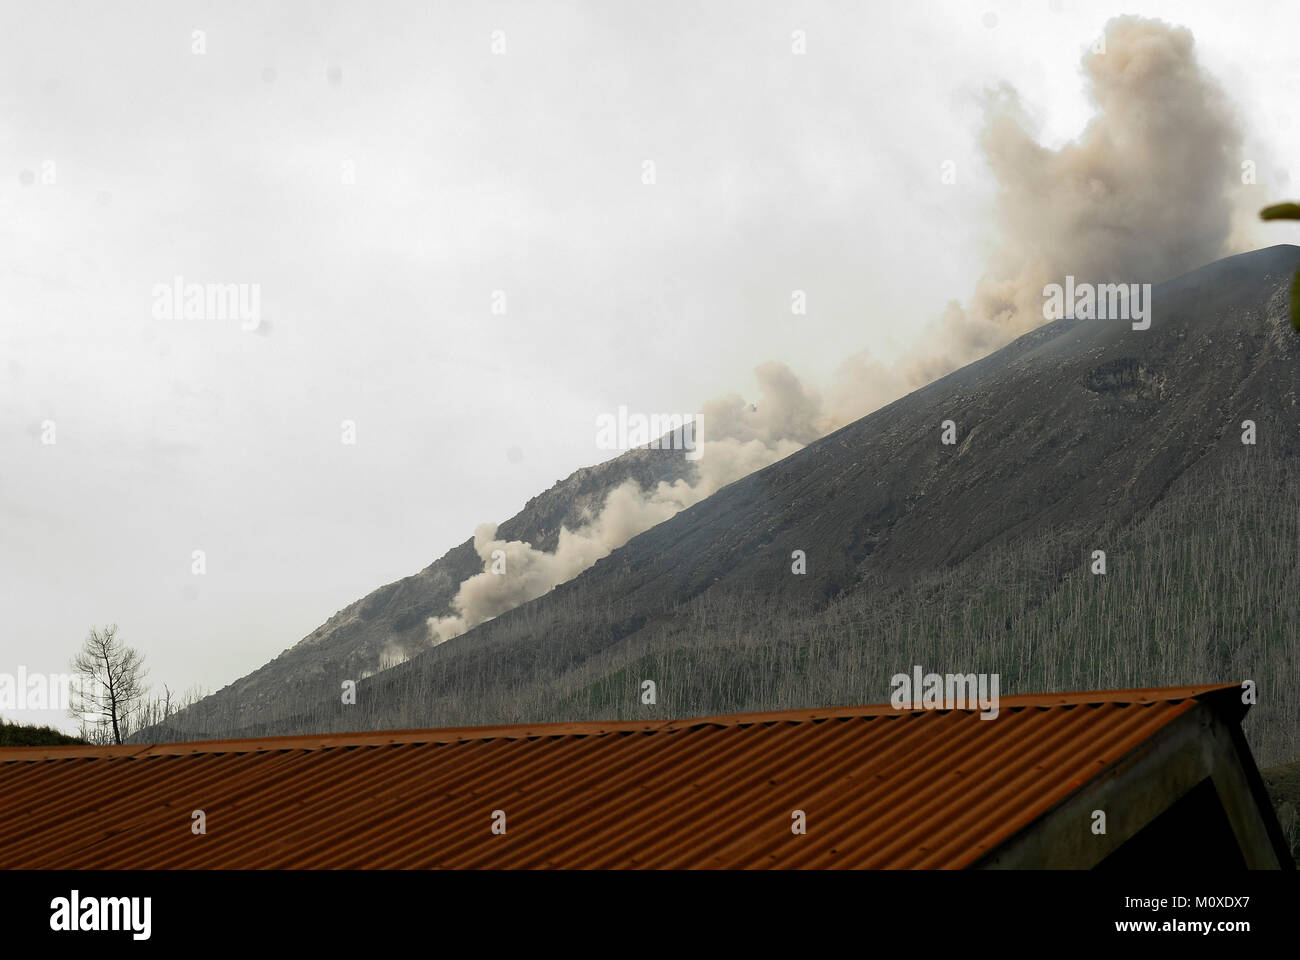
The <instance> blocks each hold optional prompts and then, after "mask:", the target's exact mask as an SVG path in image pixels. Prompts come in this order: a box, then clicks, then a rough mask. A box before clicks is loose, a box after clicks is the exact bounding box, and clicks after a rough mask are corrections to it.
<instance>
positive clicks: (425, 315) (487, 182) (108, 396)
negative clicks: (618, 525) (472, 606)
mask: <svg viewBox="0 0 1300 960" xmlns="http://www.w3.org/2000/svg"><path fill="white" fill-rule="evenodd" d="M1119 13H1139V14H1142V15H1144V16H1158V17H1162V18H1164V19H1166V20H1169V21H1170V22H1172V23H1177V24H1181V25H1184V26H1187V27H1189V28H1190V29H1191V30H1192V31H1193V33H1194V34H1195V37H1196V41H1197V45H1198V49H1199V51H1200V58H1201V61H1202V62H1203V63H1204V64H1205V65H1206V67H1207V68H1208V69H1209V70H1210V72H1211V73H1213V74H1214V75H1215V76H1216V77H1217V78H1218V79H1219V80H1220V81H1221V82H1222V83H1223V85H1224V87H1225V88H1226V90H1227V91H1228V93H1229V95H1230V96H1231V98H1232V99H1233V100H1234V101H1235V102H1236V104H1237V105H1238V107H1239V109H1240V111H1241V115H1242V124H1243V127H1244V129H1245V133H1246V150H1245V152H1246V155H1247V156H1249V157H1252V158H1255V159H1257V160H1258V163H1259V170H1260V173H1259V178H1260V184H1261V186H1260V191H1261V193H1260V200H1261V203H1264V202H1270V201H1273V200H1278V199H1286V198H1289V197H1290V196H1291V195H1292V194H1294V193H1295V192H1296V184H1297V182H1300V176H1297V174H1298V173H1300V171H1298V170H1297V167H1296V164H1297V162H1298V161H1297V158H1298V157H1300V133H1298V132H1297V131H1298V130H1300V124H1297V119H1300V118H1297V116H1296V110H1297V107H1296V105H1295V99H1294V98H1295V91H1296V90H1298V89H1300V58H1297V57H1296V56H1295V54H1294V50H1293V49H1290V50H1288V47H1289V46H1291V45H1293V44H1294V42H1295V36H1296V35H1297V32H1298V31H1297V27H1298V26H1300V13H1298V12H1297V8H1296V6H1295V4H1294V0H1285V2H1278V3H1234V4H1230V5H1228V4H1223V3H1192V2H1186V0H1174V2H1155V3H1146V2H1143V3H1137V4H1128V5H1126V6H1124V7H1123V8H1117V7H1115V6H1112V5H1109V4H1099V3H1085V2H1074V0H1059V2H1056V0H1033V2H1030V0H1023V2H998V0H988V2H983V3H973V4H972V3H935V2H925V0H919V2H916V3H889V4H883V3H881V4H876V3H871V4H866V3H862V4H859V3H758V2H752V0H746V2H736V3H718V2H708V3H678V2H657V3H630V2H617V3H596V2H589V3H564V4H560V3H478V2H475V3H457V4H429V3H393V2H383V3H361V2H349V3H332V4H318V3H312V4H308V3H285V2H273V3H265V4H229V3H176V2H167V3H132V4H105V3H83V4H71V3H60V2H45V0H42V2H22V3H19V2H14V0H0V611H2V612H3V620H2V621H0V622H2V624H3V626H2V627H0V629H2V630H3V633H2V634H0V655H2V656H0V671H12V670H13V669H15V666H16V665H17V664H23V665H25V666H26V668H27V669H28V670H36V671H45V672H59V671H62V670H64V669H65V668H66V665H67V661H68V658H69V657H70V656H71V655H72V653H73V652H74V650H75V649H76V647H77V646H78V645H79V644H80V642H81V640H82V639H83V638H84V636H85V634H86V632H87V629H88V628H89V627H90V626H91V625H92V624H103V623H107V622H111V621H116V622H117V623H118V624H120V626H121V629H122V634H123V636H124V637H125V639H126V640H127V641H128V642H129V643H131V644H133V645H135V646H138V647H140V648H141V649H142V650H143V651H144V652H145V653H146V655H147V657H148V660H149V663H150V665H151V667H152V679H153V680H154V681H155V682H157V683H162V682H166V683H168V684H169V685H171V687H172V688H173V689H174V690H175V689H178V688H184V687H186V686H189V685H190V684H202V685H203V686H205V687H207V688H210V689H216V688H218V687H220V686H222V685H224V684H226V683H228V682H230V681H232V680H234V679H236V678H237V677H239V676H242V675H244V674H245V673H247V672H249V671H250V670H252V669H255V668H256V667H258V666H260V665H261V664H262V663H264V662H266V661H267V660H268V659H270V658H272V657H273V656H275V655H276V654H278V653H279V652H280V651H281V650H282V649H284V648H285V647H288V646H290V645H292V644H293V643H295V642H297V641H298V640H299V639H301V638H302V637H303V636H304V635H305V634H307V633H308V632H310V631H311V630H312V629H314V628H315V627H316V626H317V625H318V624H320V623H321V622H323V621H324V620H325V619H326V618H327V617H329V616H330V615H331V614H333V613H334V612H335V611H337V610H338V609H340V608H341V607H343V606H345V605H346V604H348V603H349V602H351V601H352V600H355V599H357V598H358V597H360V596H362V595H364V594H365V593H367V592H369V591H370V590H372V589H373V588H375V587H377V586H379V585H381V584H383V583H386V582H389V581H392V580H395V579H397V578H399V577H402V576H405V575H407V574H410V573H413V572H415V571H416V570H418V569H420V568H422V567H424V566H425V565H426V564H428V563H429V562H430V561H432V560H433V559H435V558H436V557H438V556H440V555H441V554H442V553H443V552H444V551H445V550H447V549H448V548H450V547H451V546H453V545H454V544H456V543H459V542H460V541H462V540H464V539H465V538H467V537H468V536H469V535H470V534H471V533H472V532H473V529H474V526H475V524H477V523H479V522H481V521H484V520H501V519H504V518H506V517H508V516H510V515H512V514H513V513H515V512H516V511H517V510H518V509H519V508H520V507H521V506H522V505H523V503H524V502H525V501H526V500H527V499H528V498H529V497H530V496H532V495H534V494H536V493H538V492H540V491H541V490H543V489H545V488H547V487H549V486H551V485H552V484H553V483H554V482H555V481H556V480H558V479H560V478H562V477H564V476H566V475H567V474H568V473H570V472H572V471H573V470H574V469H577V468H578V467H581V466H584V465H587V464H589V463H592V462H595V461H598V460H601V459H604V458H606V457H608V456H610V454H609V453H608V452H603V451H600V450H597V449H596V448H595V444H594V439H595V430H594V422H595V417H596V415H597V414H598V413H601V412H606V411H612V410H615V409H616V408H617V406H618V405H619V404H626V405H627V406H628V407H629V408H631V409H633V410H643V411H681V412H690V411H694V410H698V409H699V408H700V407H701V406H702V404H703V403H704V402H705V401H707V400H708V399H710V398H712V397H714V396H717V395H719V394H722V393H727V392H736V393H740V394H744V395H750V394H752V393H753V391H754V380H753V370H754V368H755V367H756V366H757V365H758V364H760V363H762V362H764V361H767V360H773V359H779V360H783V361H785V362H787V363H788V364H789V365H790V366H791V367H792V368H793V369H794V370H795V371H796V372H797V373H799V374H800V376H802V377H804V378H805V379H806V380H808V381H810V382H811V383H813V384H817V385H822V384H825V383H826V382H828V381H829V379H830V377H831V375H832V373H833V371H834V370H835V368H836V367H837V366H838V364H839V363H840V361H841V360H842V359H843V358H844V357H845V356H846V355H848V354H851V353H855V352H857V351H859V350H862V349H864V348H867V349H870V350H871V351H872V353H873V354H875V355H876V356H877V357H879V358H881V359H883V360H885V361H889V360H891V359H892V358H894V357H896V356H898V355H899V353H900V351H902V350H904V349H906V348H908V347H909V346H912V345H914V340H915V338H916V337H917V336H918V335H919V333H920V331H921V329H922V327H923V325H924V324H925V323H926V322H927V321H929V320H930V319H932V318H933V317H935V316H937V315H938V314H939V313H940V312H941V311H942V310H943V307H944V305H945V303H946V302H948V301H949V300H953V299H959V300H960V299H964V298H966V297H967V296H968V295H969V294H970V292H971V290H972V288H973V286H974V283H975V281H976V279H977V278H978V277H979V276H980V274H981V273H982V272H983V269H984V266H985V263H986V259H987V255H988V252H989V250H990V248H991V246H992V243H993V240H992V238H991V237H990V235H989V230H988V229H987V224H988V223H989V222H990V211H991V204H992V197H993V192H994V191H993V187H994V185H993V183H992V181H991V178H990V177H989V176H988V174H987V171H986V170H985V169H984V167H983V165H982V163H981V161H980V158H979V151H978V146H977V135H978V128H979V116H980V115H979V109H978V96H979V94H980V92H981V90H983V89H984V88H985V87H987V86H989V85H991V84H995V83H998V82H1003V81H1005V82H1008V83H1010V84H1011V85H1012V86H1014V87H1015V88H1016V89H1017V90H1018V91H1019V92H1020V94H1021V96H1022V97H1023V98H1024V100H1025V102H1026V104H1027V106H1028V107H1029V108H1030V111H1031V113H1033V115H1034V117H1035V118H1036V119H1037V120H1038V121H1039V122H1040V123H1041V131H1040V138H1041V142H1042V143H1043V144H1044V145H1046V146H1050V147H1058V146H1060V145H1061V144H1063V143H1065V142H1067V141H1069V140H1071V139H1072V138H1074V137H1076V136H1077V135H1078V134H1079V133H1080V131H1081V129H1082V127H1083V125H1084V124H1085V123H1086V121H1087V119H1088V117H1089V115H1090V105H1089V103H1088V101H1087V99H1086V96H1085V91H1084V88H1083V85H1082V82H1081V78H1080V67H1079V58H1080V54H1081V53H1082V52H1083V50H1084V49H1085V48H1086V46H1087V45H1088V44H1089V43H1090V42H1091V41H1092V40H1093V38H1095V37H1096V36H1097V35H1099V34H1100V32H1101V29H1102V27H1103V25H1104V23H1105V22H1106V20H1108V19H1109V18H1110V17H1112V16H1114V15H1116V14H1119ZM195 30H202V31H204V33H205V43H206V52H205V53H204V54H202V55H196V54H195V53H194V52H193V51H192V45H193V42H194V41H193V39H192V34H193V31H195ZM498 30H499V31H502V32H503V33H504V37H505V43H506V52H505V54H504V55H495V54H494V53H493V51H492V39H493V31H498ZM795 30H803V31H805V33H806V37H807V41H806V42H807V53H806V54H805V55H803V56H794V55H792V53H791V34H792V32H793V31H795ZM949 159H951V160H953V161H955V162H956V164H957V169H958V183H957V184H956V185H955V186H945V185H943V184H942V183H941V182H940V176H939V170H940V164H941V163H942V162H943V161H944V160H949ZM645 161H653V163H654V164H655V166H656V173H657V182H656V183H655V184H654V185H653V186H647V185H645V184H643V183H642V171H643V164H644V163H645ZM345 165H347V166H348V167H349V168H350V169H352V170H354V171H355V183H345V182H344V179H345V178H344V176H343V175H342V174H343V171H344V169H345ZM51 179H52V181H53V182H46V181H47V180H51ZM1194 200H1195V198H1189V202H1194ZM1295 240H1296V235H1295V232H1294V231H1292V232H1291V233H1287V231H1286V229H1285V228H1281V227H1274V228H1269V232H1268V233H1261V234H1260V235H1259V240H1258V245H1263V244H1267V243H1275V242H1286V241H1291V242H1295ZM177 275H180V276H182V277H183V278H185V280H186V281H190V282H213V283H239V282H242V283H256V284H259V285H260V289H261V296H262V313H263V316H264V317H265V318H266V322H268V323H269V332H266V330H265V328H264V331H263V333H262V334H258V333H248V332H246V331H244V330H241V329H240V326H239V324H238V322H237V321H233V320H231V321H221V320H211V319H209V320H189V321H187V320H158V319H155V318H154V317H153V315H152V313H151V308H152V296H151V291H152V288H153V287H154V285H156V284H165V283H170V282H171V280H172V278H173V277H175V276H177ZM794 289H803V290H806V291H807V295H808V315H807V316H806V317H801V318H794V317H792V316H791V314H790V309H789V305H790V292H791V291H792V290H794ZM494 290H504V291H505V293H506V295H507V298H508V299H507V307H508V312H507V313H506V314H505V315H504V316H501V315H494V314H493V313H492V312H491V309H490V308H491V296H492V291H494ZM345 419H351V420H355V421H356V424H357V443H356V445H355V446H346V445H343V444H341V443H340V422H341V421H342V420H345ZM47 420H52V421H54V422H55V424H56V429H57V443H55V444H54V445H52V446H50V445H45V444H42V443H41V436H42V427H41V425H42V423H43V422H44V421H47ZM196 549H202V550H204V551H206V555H207V574H206V575H205V576H202V577H196V576H193V575H192V573H191V553H192V551H194V550H196ZM42 719H48V718H42Z"/></svg>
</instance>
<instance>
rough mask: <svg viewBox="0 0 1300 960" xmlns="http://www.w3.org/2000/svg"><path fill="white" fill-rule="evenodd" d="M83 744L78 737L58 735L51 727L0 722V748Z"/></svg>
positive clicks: (64, 734)
mask: <svg viewBox="0 0 1300 960" xmlns="http://www.w3.org/2000/svg"><path fill="white" fill-rule="evenodd" d="M85 742H86V741H85V740H82V739H80V738H78V737H70V736H68V735H67V734H66V733H60V732H59V731H58V730H55V729H54V728H53V727H38V726H36V725H35V724H28V723H10V722H9V721H7V720H0V747H63V746H68V745H70V744H77V743H85Z"/></svg>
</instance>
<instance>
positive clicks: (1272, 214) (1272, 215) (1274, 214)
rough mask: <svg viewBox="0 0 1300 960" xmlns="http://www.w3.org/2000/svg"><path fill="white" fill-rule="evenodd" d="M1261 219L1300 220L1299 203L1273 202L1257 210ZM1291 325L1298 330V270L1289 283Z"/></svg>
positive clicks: (1299, 329) (1299, 313)
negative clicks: (1271, 204) (1269, 205)
mask: <svg viewBox="0 0 1300 960" xmlns="http://www.w3.org/2000/svg"><path fill="white" fill-rule="evenodd" d="M1259 217H1260V219H1261V220H1300V203H1275V204H1273V206H1271V207H1265V208H1264V209H1263V210H1261V211H1259ZM1291 327H1292V328H1293V329H1294V330H1296V331H1297V332H1300V270H1297V271H1296V274H1295V280H1294V281H1292V283H1291Z"/></svg>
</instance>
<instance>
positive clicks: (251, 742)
mask: <svg viewBox="0 0 1300 960" xmlns="http://www.w3.org/2000/svg"><path fill="white" fill-rule="evenodd" d="M1237 689H1240V684H1236V683H1226V684H1225V683H1220V684H1201V685H1196V686H1183V687H1152V688H1144V689H1134V690H1090V691H1082V692H1077V693H1074V692H1071V693H1046V694H1020V695H1013V696H1008V697H1000V698H999V707H1000V709H1007V710H1020V709H1026V708H1029V707H1042V708H1050V707H1069V706H1079V705H1084V704H1103V703H1115V704H1133V703H1155V702H1162V701H1177V700H1186V699H1189V698H1191V699H1195V698H1200V697H1203V696H1206V695H1208V694H1216V693H1221V692H1223V691H1227V690H1237ZM978 709H979V708H978V706H971V707H966V708H957V707H948V708H940V709H899V708H896V707H894V706H892V705H890V704H872V705H865V706H856V707H854V706H843V707H817V708H811V709H809V708H803V709H795V710H774V711H760V712H755V713H736V714H717V715H713V716H704V717H686V718H681V719H669V720H623V721H604V720H584V721H570V722H558V723H532V724H528V723H524V724H508V725H500V726H486V727H440V728H428V729H420V728H415V729H408V730H369V731H357V732H350V733H349V732H344V733H326V734H297V735H292V736H280V737H246V738H235V739H229V740H192V741H178V742H171V743H153V744H121V745H111V746H90V745H71V746H63V747H4V748H0V763H7V762H16V761H27V762H31V761H34V760H58V759H86V758H94V759H114V758H117V759H141V758H147V757H157V756H178V755H179V756H183V755H189V754H200V753H202V754H226V753H267V752H273V751H286V750H330V749H335V748H338V747H344V748H353V747H384V746H403V745H406V744H433V743H437V744H452V743H471V742H479V741H488V740H529V739H540V738H543V737H552V738H554V737H590V736H596V737H599V736H607V735H609V734H625V733H656V732H674V731H677V730H692V729H698V728H700V727H706V726H749V725H752V724H756V723H762V724H773V723H810V722H812V723H816V722H819V721H823V720H837V719H854V718H870V717H880V716H901V715H912V714H918V713H940V712H951V711H961V712H968V713H969V712H976V711H978Z"/></svg>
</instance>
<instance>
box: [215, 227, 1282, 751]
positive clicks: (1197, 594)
mask: <svg viewBox="0 0 1300 960" xmlns="http://www.w3.org/2000/svg"><path fill="white" fill-rule="evenodd" d="M1298 263H1300V248H1297V247H1293V246H1278V247H1270V248H1267V249H1264V250H1259V251H1255V252H1253V253H1250V254H1244V255H1241V256H1237V257H1231V258H1228V259H1225V260H1221V261H1218V262H1216V263H1213V264H1210V265H1209V266H1206V267H1203V268H1201V269H1199V270H1196V271H1194V272H1192V273H1190V274H1187V275H1185V276H1183V277H1180V278H1177V279H1175V280H1171V281H1169V282H1166V283H1163V284H1160V285H1158V286H1156V287H1155V288H1154V290H1153V298H1152V322H1151V326H1150V328H1149V329H1147V330H1133V329H1132V328H1131V325H1130V323H1129V322H1127V321H1117V320H1068V319H1067V320H1058V321H1054V322H1051V323H1048V324H1045V325H1044V326H1042V327H1040V328H1038V329H1036V330H1034V331H1033V332H1031V333H1029V334H1027V335H1025V336H1023V337H1021V338H1019V339H1018V340H1016V341H1014V342H1013V343H1011V344H1010V345H1008V346H1007V347H1005V348H1003V349H1001V350H999V351H997V352H995V353H993V354H991V355H990V356H988V357H986V358H984V359H983V360H980V361H978V362H976V363H973V364H971V365H969V366H967V367H964V368H962V369H961V370H958V371H957V372H955V373H953V374H951V375H949V376H947V377H944V378H943V379H941V380H938V381H936V382H934V383H932V384H930V385H929V386H927V387H925V388H923V389H921V390H918V391H916V392H914V393H912V394H910V395H908V396H906V397H904V398H902V399H900V400H898V401H897V402H895V403H893V404H891V405H889V406H887V407H885V408H882V409H881V410H878V411H876V412H875V413H873V414H871V415H870V416H867V417H865V418H863V419H861V420H859V421H857V422H855V423H853V424H850V425H849V426H847V427H845V428H843V429H841V430H839V431H837V432H836V433H833V434H831V435H829V436H827V437H824V438H822V439H821V440H819V441H817V442H815V443H813V444H810V445H809V446H808V447H806V448H804V449H803V450H801V451H800V452H798V453H796V454H794V455H792V456H790V457H787V458H786V459H784V460H782V461H780V462H778V463H776V464H773V465H772V466H770V467H767V468H766V469H764V470H761V471H759V472H757V473H754V474H751V475H750V476H748V477H746V478H744V479H742V480H740V481H738V482H736V483H733V484H731V485H729V486H727V487H724V488H723V489H722V490H720V491H719V492H718V493H716V494H714V495H713V496H712V497H710V498H708V499H707V500H705V501H703V502H701V503H699V504H697V505H696V506H694V507H692V508H690V509H688V510H685V511H683V512H681V513H679V514H677V515H676V516H675V517H673V518H672V519H670V520H668V521H666V522H664V523H662V524H660V525H658V526H656V527H654V528H652V529H651V530H649V531H647V532H646V533H643V534H641V535H640V536H638V537H636V538H634V539H633V540H632V541H630V542H629V543H628V544H627V545H626V546H624V547H623V548H621V549H619V550H617V551H615V552H614V553H613V554H611V555H610V556H608V557H607V558H605V559H604V560H601V561H599V562H598V563H597V564H596V565H595V566H594V567H592V568H591V569H589V570H588V571H586V572H585V573H584V574H582V575H581V576H579V577H577V578H576V579H574V580H572V581H570V582H568V583H566V584H563V585H561V586H560V587H558V588H557V589H555V590H553V591H552V592H551V593H549V594H547V595H546V596H544V597H541V598H539V599H537V600H535V601H533V602H531V603H528V604H525V605H524V606H522V607H519V608H517V609H515V610H513V611H510V612H509V613H506V614H504V615H502V616H500V617H498V618H496V619H495V620H493V621H490V622H488V623H485V624H482V625H481V626H479V627H477V628H476V629H474V630H471V631H469V632H468V633H466V634H464V635H462V636H460V637H457V638H455V639H453V640H451V641H449V642H447V643H445V644H442V645H440V646H438V647H435V648H433V649H430V650H428V651H426V652H424V653H421V654H420V655H418V656H416V657H414V658H412V659H411V660H410V661H408V662H406V663H403V664H401V665H399V666H397V667H394V668H392V669H389V670H386V671H383V672H382V673H379V674H377V675H375V676H373V677H371V678H369V679H368V680H366V681H364V682H363V683H362V684H361V685H360V687H359V689H358V697H357V701H358V702H357V703H356V704H355V705H343V704H340V703H339V698H338V696H337V694H335V695H334V696H333V697H331V698H330V699H328V700H324V699H317V700H314V701H311V702H308V701H307V700H295V699H286V700H285V701H283V702H282V704H281V709H280V710H279V711H278V716H277V718H276V721H275V726H274V732H309V731H323V730H330V729H367V728H396V727H434V726H455V725H466V724H480V723H509V722H525V721H528V722H540V721H545V720H564V719H605V718H609V719H613V718H620V719H632V718H653V717H668V716H691V715H701V714H709V713H721V712H739V711H748V710H767V709H781V708H791V707H811V706H828V705H833V704H847V703H859V704H860V703H879V702H885V701H887V700H888V698H889V694H890V685H889V679H890V677H891V676H892V675H894V674H895V673H899V672H907V671H909V670H910V669H911V667H912V666H913V665H916V664H919V665H922V666H923V667H924V668H925V670H926V671H931V670H934V671H939V672H977V673H999V674H1000V675H1001V680H1002V686H1001V692H1002V693H1003V694H1011V693H1020V692H1045V691H1050V690H1057V689H1088V688H1103V687H1137V686H1156V685H1173V684H1184V683H1199V682H1209V681H1219V680H1245V679H1249V680H1253V681H1254V682H1255V684H1256V686H1257V690H1258V707H1257V708H1256V709H1254V710H1252V711H1251V713H1250V715H1249V716H1250V720H1249V722H1248V725H1247V732H1248V735H1249V736H1250V737H1251V738H1252V745H1253V746H1254V748H1255V750H1256V753H1257V756H1258V758H1259V760H1260V762H1261V763H1271V762H1278V761H1283V760H1290V759H1294V758H1296V757H1297V756H1300V741H1298V737H1297V734H1298V731H1300V714H1298V713H1297V706H1296V697H1295V696H1294V690H1295V685H1296V683H1297V682H1298V681H1300V643H1298V641H1297V622H1298V619H1297V616H1296V614H1297V610H1296V605H1297V602H1296V597H1297V592H1298V591H1297V588H1298V587H1300V578H1298V577H1297V572H1296V548H1297V545H1298V544H1300V484H1298V483H1297V479H1296V471H1295V467H1296V463H1297V460H1296V456H1297V450H1298V444H1297V438H1298V437H1300V433H1298V428H1300V405H1298V403H1300V396H1298V393H1297V387H1298V386H1300V337H1297V336H1296V335H1295V334H1294V333H1293V332H1292V331H1291V329H1290V327H1289V325H1288V321H1287V318H1286V313H1287V310H1286V305H1287V295H1288V286H1289V282H1290V277H1291V275H1292V274H1293V273H1294V270H1295V268H1296V266H1297V264H1298ZM949 420H950V421H952V422H953V424H954V425H955V433H956V436H955V441H956V442H954V443H951V444H945V443H943V442H942V432H943V427H942V425H943V423H944V421H949ZM1245 421H1251V422H1252V423H1253V425H1254V427H1253V432H1254V441H1255V442H1254V443H1249V444H1248V443H1243V434H1244V433H1245V432H1246V431H1247V430H1248V428H1247V427H1244V426H1243V423H1244V422H1245ZM707 455H708V452H707V447H706V449H705V456H706V457H707ZM797 551H802V555H803V556H804V557H805V558H806V572H805V573H797V572H795V570H796V569H797V568H798V564H797V561H796V557H797V553H796V552H797ZM1096 551H1104V552H1105V563H1106V566H1105V573H1094V572H1093V570H1094V564H1095V563H1096V554H1095V552H1096ZM506 575H507V576H508V575H509V572H508V571H507V573H506ZM648 680H649V681H654V684H655V702H654V703H646V702H644V701H645V700H646V699H647V697H646V696H644V695H643V691H644V690H645V689H646V688H645V686H644V683H645V681H648ZM212 732H217V731H212ZM220 732H221V733H222V734H223V735H224V734H227V733H245V732H253V731H248V730H240V729H238V728H233V727H232V728H228V729H225V730H222V731H220ZM258 732H261V731H258Z"/></svg>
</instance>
